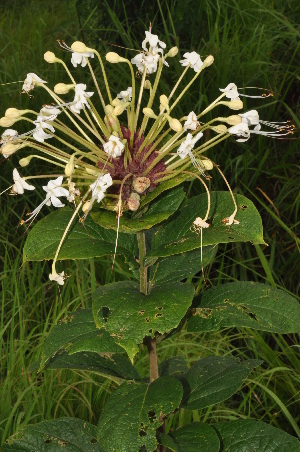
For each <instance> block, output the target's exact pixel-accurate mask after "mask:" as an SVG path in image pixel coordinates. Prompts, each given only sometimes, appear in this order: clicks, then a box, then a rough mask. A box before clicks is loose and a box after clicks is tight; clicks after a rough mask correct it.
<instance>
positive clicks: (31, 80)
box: [22, 72, 47, 93]
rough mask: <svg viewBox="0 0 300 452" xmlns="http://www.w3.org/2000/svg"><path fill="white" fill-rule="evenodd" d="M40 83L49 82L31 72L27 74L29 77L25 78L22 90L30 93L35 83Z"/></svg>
mask: <svg viewBox="0 0 300 452" xmlns="http://www.w3.org/2000/svg"><path fill="white" fill-rule="evenodd" d="M38 83H47V82H46V81H45V80H42V79H41V78H40V77H38V76H37V75H36V74H34V73H33V72H30V73H29V74H27V77H26V79H25V80H24V84H23V87H22V91H24V92H25V93H28V92H29V91H31V90H33V88H34V87H35V85H36V84H38Z"/></svg>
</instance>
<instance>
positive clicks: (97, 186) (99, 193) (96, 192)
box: [90, 173, 113, 202]
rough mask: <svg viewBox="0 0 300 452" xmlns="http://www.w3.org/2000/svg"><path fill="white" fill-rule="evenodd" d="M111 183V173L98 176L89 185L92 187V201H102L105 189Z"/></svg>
mask: <svg viewBox="0 0 300 452" xmlns="http://www.w3.org/2000/svg"><path fill="white" fill-rule="evenodd" d="M112 184H113V181H112V178H111V175H110V174H109V173H107V174H104V175H103V176H99V177H98V178H97V179H96V180H95V182H94V183H93V184H91V185H90V187H91V189H92V201H93V202H94V201H95V200H96V199H97V202H100V201H102V199H103V198H104V196H105V192H106V190H107V189H108V188H109V187H111V185H112Z"/></svg>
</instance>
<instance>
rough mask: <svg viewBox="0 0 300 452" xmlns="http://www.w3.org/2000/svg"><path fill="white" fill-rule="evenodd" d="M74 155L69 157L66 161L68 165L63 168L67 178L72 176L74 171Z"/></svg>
mask: <svg viewBox="0 0 300 452" xmlns="http://www.w3.org/2000/svg"><path fill="white" fill-rule="evenodd" d="M75 155H76V153H75V154H73V155H71V157H70V160H69V161H68V163H67V164H66V166H65V175H66V176H67V177H70V176H72V174H73V173H74V169H75V165H74V159H75Z"/></svg>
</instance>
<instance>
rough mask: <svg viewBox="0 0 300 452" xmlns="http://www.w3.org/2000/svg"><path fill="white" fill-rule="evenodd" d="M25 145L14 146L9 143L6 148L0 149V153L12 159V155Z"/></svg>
mask: <svg viewBox="0 0 300 452" xmlns="http://www.w3.org/2000/svg"><path fill="white" fill-rule="evenodd" d="M23 147H24V145H23V144H20V143H19V144H13V143H7V144H5V145H4V146H2V147H1V148H0V153H1V154H2V155H3V156H4V157H5V158H7V157H10V156H11V155H12V154H14V153H15V152H16V151H17V150H18V149H21V148H23Z"/></svg>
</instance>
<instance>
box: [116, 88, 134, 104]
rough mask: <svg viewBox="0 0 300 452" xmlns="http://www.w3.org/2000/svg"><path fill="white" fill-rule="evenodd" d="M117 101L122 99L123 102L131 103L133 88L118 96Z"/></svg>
mask: <svg viewBox="0 0 300 452" xmlns="http://www.w3.org/2000/svg"><path fill="white" fill-rule="evenodd" d="M117 99H121V102H130V101H131V99H132V87H131V86H129V87H128V88H127V90H126V91H121V92H120V93H119V94H117Z"/></svg>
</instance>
